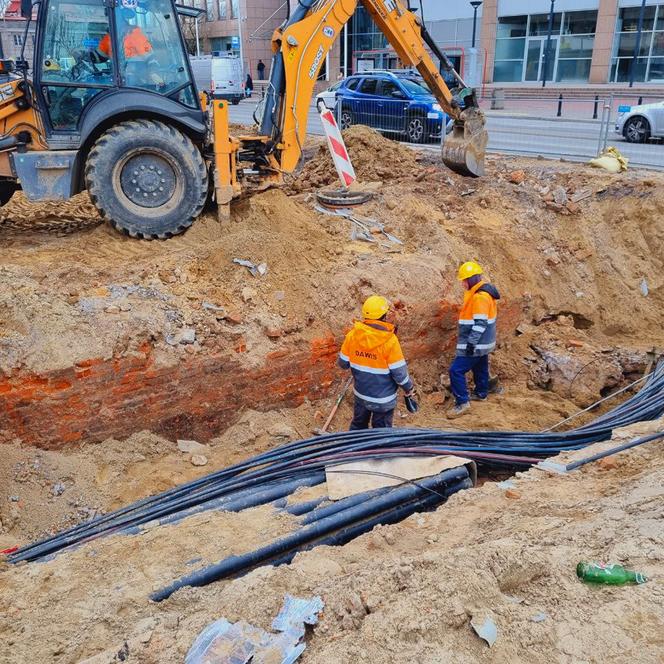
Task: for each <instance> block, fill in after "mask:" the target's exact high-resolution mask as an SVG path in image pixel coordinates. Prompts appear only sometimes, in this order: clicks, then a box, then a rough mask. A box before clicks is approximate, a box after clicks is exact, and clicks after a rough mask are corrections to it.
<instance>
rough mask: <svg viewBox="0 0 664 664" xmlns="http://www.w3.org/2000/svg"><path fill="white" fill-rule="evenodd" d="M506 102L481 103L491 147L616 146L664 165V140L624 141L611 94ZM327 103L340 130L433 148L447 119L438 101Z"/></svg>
mask: <svg viewBox="0 0 664 664" xmlns="http://www.w3.org/2000/svg"><path fill="white" fill-rule="evenodd" d="M620 101H622V100H620ZM509 102H510V103H509V108H506V109H504V110H500V111H499V110H492V109H491V108H490V107H489V108H484V111H485V115H486V125H487V130H488V132H489V144H488V151H489V152H496V153H505V154H519V155H524V156H542V157H545V158H553V159H560V158H563V159H569V160H571V161H588V160H590V159H592V158H593V157H596V156H597V155H598V154H600V153H601V152H602V150H604V149H605V148H606V147H608V146H615V147H616V148H617V149H618V150H619V151H620V152H621V153H622V154H623V155H624V156H625V157H627V159H628V160H629V163H630V164H631V165H632V166H639V167H647V168H653V169H662V170H664V141H661V140H659V141H648V142H647V143H629V142H627V141H626V140H625V138H624V137H623V136H622V135H621V134H619V133H617V132H616V119H617V115H618V107H619V104H618V101H617V100H616V99H613V98H612V97H610V96H607V97H606V98H594V97H589V98H586V99H584V98H578V99H566V100H563V103H562V106H563V107H562V108H561V104H560V101H559V100H556V99H540V100H533V98H532V97H523V98H521V99H520V98H518V97H511V98H510V99H509ZM330 104H331V105H332V106H333V108H334V111H335V115H336V118H337V123H338V124H339V126H340V127H341V128H342V129H347V128H348V127H350V126H352V125H356V124H362V125H367V126H369V127H372V128H374V129H377V130H378V131H380V132H381V133H382V134H383V135H385V136H387V137H389V138H392V139H395V140H398V141H403V142H406V143H409V144H414V145H418V146H420V147H430V148H435V149H439V148H438V146H439V144H440V142H441V141H444V140H445V135H446V132H445V128H446V125H447V124H448V122H449V119H448V117H447V116H446V115H445V114H444V113H443V112H442V111H441V110H440V107H439V106H438V105H434V104H431V105H429V106H427V107H417V106H413V105H412V104H410V103H408V102H407V101H406V100H401V99H389V98H382V99H372V100H370V101H358V100H336V103H335V102H334V101H331V102H330ZM376 157H377V158H380V155H377V156H376Z"/></svg>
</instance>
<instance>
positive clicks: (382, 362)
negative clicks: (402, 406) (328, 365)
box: [338, 295, 414, 430]
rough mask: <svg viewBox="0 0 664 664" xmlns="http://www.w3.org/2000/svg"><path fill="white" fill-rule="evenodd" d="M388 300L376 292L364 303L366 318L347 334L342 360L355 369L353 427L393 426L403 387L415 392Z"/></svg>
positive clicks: (341, 364) (407, 391) (363, 315)
mask: <svg viewBox="0 0 664 664" xmlns="http://www.w3.org/2000/svg"><path fill="white" fill-rule="evenodd" d="M389 311H390V305H389V303H388V301H387V300H386V299H385V298H384V297H381V296H380V295H372V296H371V297H369V298H367V300H366V302H365V303H364V304H363V305H362V318H363V320H362V321H355V324H354V326H353V329H352V330H351V331H350V332H349V333H348V334H347V335H346V338H345V340H344V343H343V345H342V346H341V352H340V353H339V359H338V364H339V366H340V367H341V368H342V369H350V370H351V371H352V373H353V380H354V393H355V407H354V411H353V421H352V422H351V425H350V428H351V430H353V429H368V428H369V424H370V423H371V426H372V427H373V428H374V429H377V428H385V427H387V428H389V427H391V426H392V420H393V417H394V408H395V407H396V405H397V394H398V391H399V387H401V388H402V389H403V390H404V392H405V393H406V396H407V397H411V398H412V396H413V394H414V389H413V381H412V380H411V379H410V377H409V376H408V366H407V365H406V360H405V359H404V356H403V353H402V352H401V346H400V345H399V340H398V339H397V335H396V333H395V326H394V325H393V324H392V323H389V322H388V321H387V320H386V319H387V316H388V313H389Z"/></svg>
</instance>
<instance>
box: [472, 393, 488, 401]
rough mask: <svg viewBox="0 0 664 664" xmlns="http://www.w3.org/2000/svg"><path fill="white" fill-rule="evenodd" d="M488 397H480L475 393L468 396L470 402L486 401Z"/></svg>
mask: <svg viewBox="0 0 664 664" xmlns="http://www.w3.org/2000/svg"><path fill="white" fill-rule="evenodd" d="M487 398H488V397H481V396H480V395H479V394H475V392H473V393H471V395H470V400H471V401H486V400H487Z"/></svg>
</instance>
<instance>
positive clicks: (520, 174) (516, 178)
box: [507, 171, 526, 184]
mask: <svg viewBox="0 0 664 664" xmlns="http://www.w3.org/2000/svg"><path fill="white" fill-rule="evenodd" d="M507 179H508V180H509V181H510V182H511V183H512V184H521V183H522V182H524V181H525V179H526V174H525V172H524V171H512V172H511V173H510V174H509V175H508V176H507Z"/></svg>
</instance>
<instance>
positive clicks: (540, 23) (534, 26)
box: [528, 12, 594, 37]
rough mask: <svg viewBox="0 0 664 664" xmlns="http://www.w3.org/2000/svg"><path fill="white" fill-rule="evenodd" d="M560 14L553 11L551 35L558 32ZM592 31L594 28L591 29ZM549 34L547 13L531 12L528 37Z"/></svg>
mask: <svg viewBox="0 0 664 664" xmlns="http://www.w3.org/2000/svg"><path fill="white" fill-rule="evenodd" d="M560 22H561V14H560V13H558V12H557V13H555V14H554V15H553V25H552V28H551V34H552V35H559V34H560ZM593 32H594V30H593ZM548 34H549V14H533V15H532V16H531V17H530V25H529V27H528V36H529V37H541V36H545V37H546V36H547V35H548Z"/></svg>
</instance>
